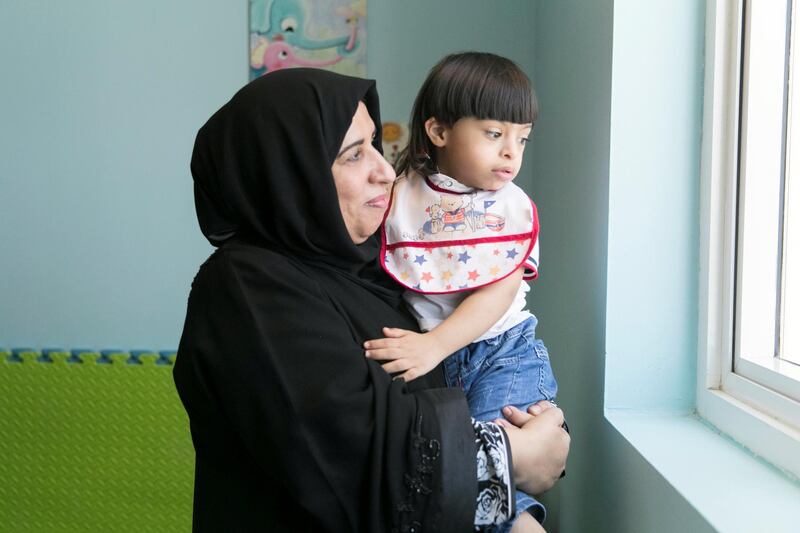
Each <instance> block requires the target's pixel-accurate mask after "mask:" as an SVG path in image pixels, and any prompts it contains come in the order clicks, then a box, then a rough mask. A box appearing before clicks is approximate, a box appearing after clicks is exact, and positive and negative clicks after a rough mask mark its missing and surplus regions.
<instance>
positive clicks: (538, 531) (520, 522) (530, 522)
mask: <svg viewBox="0 0 800 533" xmlns="http://www.w3.org/2000/svg"><path fill="white" fill-rule="evenodd" d="M511 533H545V530H544V528H543V527H542V524H540V523H539V522H537V521H536V519H535V518H534V517H532V516H531V515H530V514H529V513H521V514H520V515H519V516H518V517H517V519H516V520H514V527H512V528H511Z"/></svg>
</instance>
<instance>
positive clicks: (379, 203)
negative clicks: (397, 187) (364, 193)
mask: <svg viewBox="0 0 800 533" xmlns="http://www.w3.org/2000/svg"><path fill="white" fill-rule="evenodd" d="M367 205H368V206H370V207H379V208H381V209H386V208H387V207H388V206H389V195H387V194H381V195H380V196H376V197H375V198H373V199H372V200H370V201H368V202H367Z"/></svg>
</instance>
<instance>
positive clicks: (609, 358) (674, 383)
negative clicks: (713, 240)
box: [606, 0, 705, 411]
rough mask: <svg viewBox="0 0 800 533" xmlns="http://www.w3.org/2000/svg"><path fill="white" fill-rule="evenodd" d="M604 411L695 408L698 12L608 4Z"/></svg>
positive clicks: (697, 7) (699, 6) (673, 6)
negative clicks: (611, 38)
mask: <svg viewBox="0 0 800 533" xmlns="http://www.w3.org/2000/svg"><path fill="white" fill-rule="evenodd" d="M614 20H615V24H614V56H613V61H612V63H613V65H614V66H613V83H612V87H613V89H612V98H611V107H612V113H611V156H610V175H611V178H610V194H609V196H610V200H609V207H608V211H609V224H608V228H609V229H608V232H609V238H608V265H609V270H608V308H607V309H608V313H607V317H606V318H607V322H606V335H607V338H606V349H607V354H606V387H607V388H606V407H607V408H619V407H623V408H624V407H636V408H639V409H657V410H673V409H675V410H683V411H690V410H692V409H693V408H694V404H695V394H694V386H695V367H696V364H697V363H696V361H697V282H698V275H699V274H698V269H699V266H698V246H699V243H698V237H699V226H698V224H699V207H698V205H699V204H698V201H699V200H698V195H699V190H700V187H699V173H700V141H701V132H702V102H703V53H704V35H705V31H704V23H705V5H704V3H703V2H696V1H693V0H684V1H678V2H675V1H670V2H647V3H642V2H637V1H633V0H623V1H617V2H616V3H615V5H614Z"/></svg>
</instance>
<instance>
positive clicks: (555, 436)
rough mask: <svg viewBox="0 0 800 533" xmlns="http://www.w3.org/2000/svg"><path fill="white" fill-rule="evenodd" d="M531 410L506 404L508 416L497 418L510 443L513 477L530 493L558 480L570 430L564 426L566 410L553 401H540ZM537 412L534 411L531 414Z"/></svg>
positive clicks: (565, 460)
mask: <svg viewBox="0 0 800 533" xmlns="http://www.w3.org/2000/svg"><path fill="white" fill-rule="evenodd" d="M528 411H529V412H528V413H523V412H522V411H520V410H519V409H517V408H515V407H512V406H509V407H505V408H503V414H504V415H505V417H506V418H507V419H508V420H502V419H498V420H495V422H496V423H498V424H500V425H501V426H503V428H504V429H505V430H506V434H507V435H508V440H509V443H510V446H511V457H512V461H513V467H514V472H513V473H514V481H515V482H516V485H517V488H519V489H520V490H522V491H524V492H527V493H529V494H541V493H543V492H545V491H547V490H549V489H550V488H551V487H552V486H553V485H554V484H555V482H556V481H557V480H558V478H559V476H560V475H561V472H563V471H564V467H565V465H566V463H567V455H568V454H569V442H570V437H569V434H568V433H567V432H566V431H564V429H563V428H562V427H561V426H562V424H563V423H564V413H563V412H562V411H561V409H559V408H558V407H555V406H554V405H553V404H551V403H550V402H544V401H543V402H539V403H537V404H535V405H532V406H531V407H529V408H528ZM530 413H534V414H530Z"/></svg>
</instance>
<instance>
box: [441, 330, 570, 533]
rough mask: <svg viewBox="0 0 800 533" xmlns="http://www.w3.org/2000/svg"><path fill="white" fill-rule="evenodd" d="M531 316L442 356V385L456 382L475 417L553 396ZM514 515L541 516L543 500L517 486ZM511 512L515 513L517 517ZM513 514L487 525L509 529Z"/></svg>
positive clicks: (544, 354) (553, 387) (494, 415)
mask: <svg viewBox="0 0 800 533" xmlns="http://www.w3.org/2000/svg"><path fill="white" fill-rule="evenodd" d="M536 324H537V321H536V318H535V317H531V318H529V319H527V320H525V321H524V322H521V323H520V324H517V325H516V326H514V327H513V328H510V329H508V330H506V331H504V332H503V333H501V334H500V335H498V336H496V337H492V338H491V339H485V340H482V341H477V342H473V343H472V344H470V345H468V346H466V347H464V348H462V349H461V350H459V351H457V352H455V353H454V354H453V355H451V356H450V357H448V358H447V359H445V361H444V372H445V379H446V381H447V385H448V386H450V387H460V388H461V389H462V390H463V391H464V394H465V395H466V397H467V403H468V404H469V410H470V414H471V415H472V417H473V418H475V419H476V420H494V419H496V418H501V417H502V416H503V415H502V413H501V409H502V408H503V407H505V406H506V405H513V406H515V407H517V408H519V409H520V410H522V411H524V410H526V409H527V408H528V406H530V405H532V404H534V403H536V402H538V401H541V400H549V401H554V400H555V397H556V392H558V385H557V384H556V378H555V376H554V375H553V369H552V368H551V367H550V357H549V356H548V354H547V348H546V347H545V345H544V343H543V342H542V341H541V340H538V339H536ZM516 508H517V515H516V516H519V513H521V512H523V511H526V510H527V511H528V512H530V513H531V514H532V515H533V516H534V518H536V519H537V520H538V521H539V522H542V521H543V520H544V515H545V509H544V506H543V505H542V504H541V503H539V502H538V501H536V500H535V499H533V498H532V497H531V496H529V495H527V494H525V493H524V492H520V491H517V505H516ZM516 516H515V518H516ZM512 525H513V520H509V521H508V522H506V523H505V524H503V525H502V526H500V527H499V528H497V529H493V530H492V531H497V532H504V531H509V530H510V529H511V526H512Z"/></svg>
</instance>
